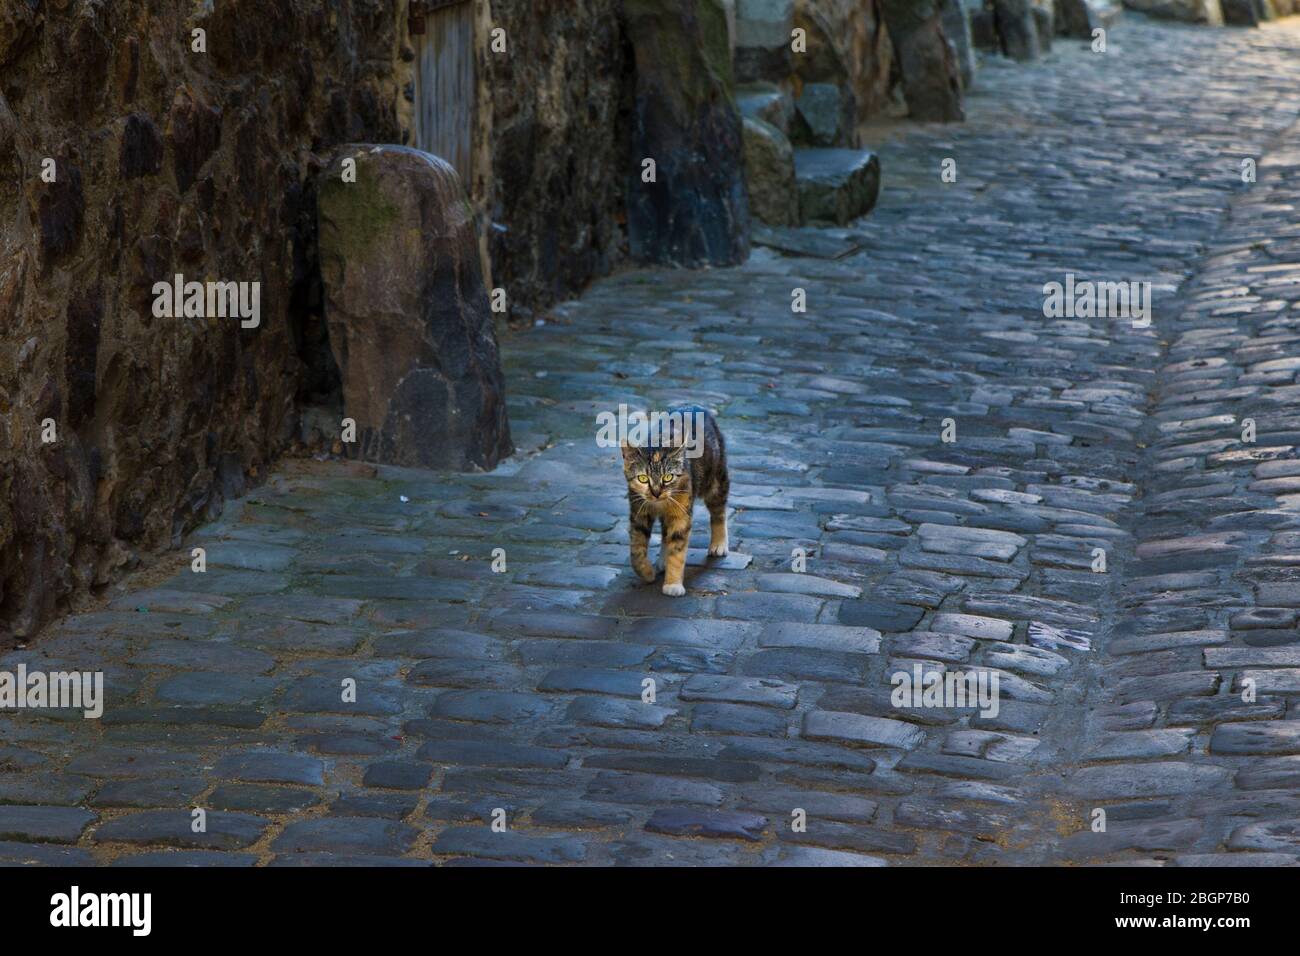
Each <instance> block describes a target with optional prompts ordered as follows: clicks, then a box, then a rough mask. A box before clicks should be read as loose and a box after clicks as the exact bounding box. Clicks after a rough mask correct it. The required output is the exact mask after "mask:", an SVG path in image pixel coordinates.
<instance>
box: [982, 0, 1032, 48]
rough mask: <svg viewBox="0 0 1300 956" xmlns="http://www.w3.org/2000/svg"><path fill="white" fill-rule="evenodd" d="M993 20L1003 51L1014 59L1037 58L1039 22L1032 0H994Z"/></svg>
mask: <svg viewBox="0 0 1300 956" xmlns="http://www.w3.org/2000/svg"><path fill="white" fill-rule="evenodd" d="M993 21H994V24H995V26H996V28H997V32H998V41H999V43H1000V44H1001V47H1002V52H1003V53H1005V54H1006V55H1007V56H1009V57H1011V58H1012V59H1013V60H1037V59H1038V57H1039V54H1040V53H1041V48H1040V47H1039V45H1038V23H1037V21H1036V19H1035V17H1034V4H1033V3H1032V2H1031V0H993Z"/></svg>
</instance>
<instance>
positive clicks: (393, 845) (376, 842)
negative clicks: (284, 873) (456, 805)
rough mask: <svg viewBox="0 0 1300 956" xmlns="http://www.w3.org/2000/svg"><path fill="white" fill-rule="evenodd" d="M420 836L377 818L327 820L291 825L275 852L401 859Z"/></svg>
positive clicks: (399, 825)
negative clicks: (394, 857)
mask: <svg viewBox="0 0 1300 956" xmlns="http://www.w3.org/2000/svg"><path fill="white" fill-rule="evenodd" d="M418 836H419V831H418V830H416V829H415V828H414V827H412V826H407V825H406V824H404V823H394V822H390V821H386V820H382V819H377V818H373V817H324V818H322V819H318V820H299V821H296V822H294V823H290V824H289V825H288V826H286V827H285V828H284V830H283V831H282V832H281V833H280V835H279V836H278V837H276V838H275V841H274V842H273V843H272V844H271V849H273V850H274V851H275V852H276V853H279V854H292V853H338V854H342V855H345V856H348V857H352V856H356V855H367V856H401V855H402V854H403V853H405V852H406V851H407V850H409V849H410V848H411V844H413V843H414V842H415V839H416V837H418Z"/></svg>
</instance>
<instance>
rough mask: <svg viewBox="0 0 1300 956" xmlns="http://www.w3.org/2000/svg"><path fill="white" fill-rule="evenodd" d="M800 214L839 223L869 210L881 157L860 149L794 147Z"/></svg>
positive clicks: (877, 184)
mask: <svg viewBox="0 0 1300 956" xmlns="http://www.w3.org/2000/svg"><path fill="white" fill-rule="evenodd" d="M794 175H795V182H796V184H797V186H798V189H799V217H800V219H801V220H802V221H803V222H804V223H809V222H816V221H829V222H834V223H837V224H839V225H841V226H843V225H846V224H848V223H850V222H852V221H853V220H854V219H857V218H858V217H860V216H865V215H866V214H867V213H869V212H871V210H872V208H873V207H874V206H875V205H876V198H877V197H878V196H879V195H880V159H879V157H877V156H876V154H875V153H872V152H870V151H869V150H863V149H831V148H807V149H796V150H795V151H794Z"/></svg>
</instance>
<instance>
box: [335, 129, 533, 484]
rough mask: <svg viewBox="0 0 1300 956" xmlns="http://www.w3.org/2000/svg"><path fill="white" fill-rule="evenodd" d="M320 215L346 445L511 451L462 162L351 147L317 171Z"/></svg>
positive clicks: (421, 451) (477, 457)
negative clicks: (347, 428)
mask: <svg viewBox="0 0 1300 956" xmlns="http://www.w3.org/2000/svg"><path fill="white" fill-rule="evenodd" d="M348 160H353V161H354V162H355V164H356V165H355V181H346V180H345V176H344V170H345V168H348V169H349V170H350V164H348V163H347V161H348ZM346 178H347V179H351V178H352V177H351V175H349V176H348V177H346ZM317 221H318V224H319V244H320V268H321V279H322V281H323V285H324V291H325V318H326V322H327V324H328V327H329V339H330V347H331V349H332V351H333V353H334V358H335V360H336V361H337V363H338V367H339V372H340V374H341V377H342V383H343V405H344V408H343V414H344V416H345V417H347V418H351V419H354V420H355V422H356V426H357V427H356V441H355V443H352V444H348V445H345V446H344V448H345V452H346V453H347V454H349V455H350V456H353V457H359V458H362V459H365V460H367V461H379V462H384V463H387V464H393V465H406V466H413V467H421V468H436V469H454V470H472V469H490V468H494V467H495V466H496V464H497V462H498V461H500V459H502V458H503V457H505V456H507V455H509V454H510V453H511V451H512V450H513V449H512V446H511V443H510V426H509V423H508V422H507V419H506V402H505V383H504V379H503V377H502V374H501V363H500V358H499V356H498V353H497V341H496V335H495V333H494V331H493V328H492V312H491V309H490V307H489V302H488V294H487V290H486V289H485V288H484V285H483V269H482V263H481V262H480V260H479V244H478V236H477V231H476V229H475V225H474V215H473V210H472V209H471V207H470V204H469V200H468V199H467V198H466V196H465V191H464V188H463V187H462V185H461V182H460V178H459V177H458V176H457V175H456V171H455V170H454V169H453V168H452V167H451V166H450V165H449V164H448V163H446V162H444V161H443V160H441V159H439V158H438V157H436V156H432V155H430V154H429V153H423V152H420V151H419V150H415V149H409V148H407V147H405V146H357V145H351V146H345V147H343V148H341V149H340V150H339V152H338V153H337V154H336V155H335V157H334V159H333V161H332V162H331V163H330V164H329V166H328V167H327V168H326V169H325V170H324V171H323V172H322V173H321V177H320V181H319V190H318V202H317Z"/></svg>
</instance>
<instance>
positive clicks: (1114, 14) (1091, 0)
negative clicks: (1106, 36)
mask: <svg viewBox="0 0 1300 956" xmlns="http://www.w3.org/2000/svg"><path fill="white" fill-rule="evenodd" d="M1119 12H1120V8H1119V6H1117V5H1116V4H1114V3H1111V2H1109V0H1057V2H1056V32H1057V34H1058V35H1059V36H1067V37H1074V38H1076V39H1079V40H1091V39H1092V31H1093V30H1097V29H1106V30H1109V29H1110V27H1111V24H1112V23H1114V22H1115V20H1116V19H1117V18H1118V17H1119Z"/></svg>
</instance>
